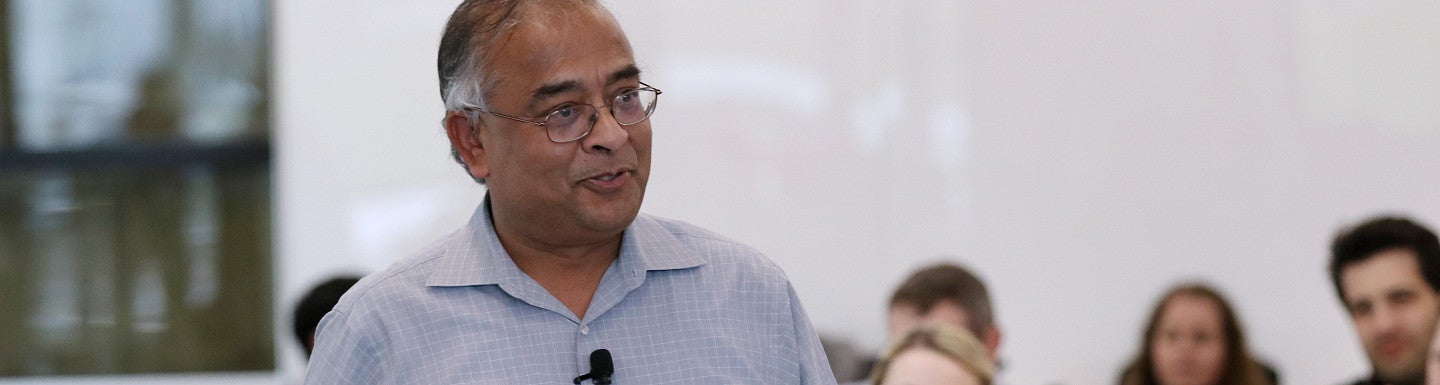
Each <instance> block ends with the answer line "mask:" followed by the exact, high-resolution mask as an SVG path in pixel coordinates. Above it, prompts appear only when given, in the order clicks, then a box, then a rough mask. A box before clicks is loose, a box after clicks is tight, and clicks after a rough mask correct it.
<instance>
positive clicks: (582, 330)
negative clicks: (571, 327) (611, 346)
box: [580, 325, 590, 336]
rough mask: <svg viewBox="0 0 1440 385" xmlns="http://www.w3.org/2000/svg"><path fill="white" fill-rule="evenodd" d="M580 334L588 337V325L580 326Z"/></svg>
mask: <svg viewBox="0 0 1440 385" xmlns="http://www.w3.org/2000/svg"><path fill="white" fill-rule="evenodd" d="M580 334H584V335H587V336H588V335H590V325H580Z"/></svg>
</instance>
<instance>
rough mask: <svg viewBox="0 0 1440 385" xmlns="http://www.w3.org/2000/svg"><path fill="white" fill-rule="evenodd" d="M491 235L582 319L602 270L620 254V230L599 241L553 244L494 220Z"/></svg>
mask: <svg viewBox="0 0 1440 385" xmlns="http://www.w3.org/2000/svg"><path fill="white" fill-rule="evenodd" d="M495 235H496V236H497V237H498V238H499V239H500V245H501V246H502V247H504V248H505V252H506V253H507V254H510V259H511V260H512V261H514V262H515V266H516V267H518V268H519V269H520V271H521V272H524V273H525V275H528V276H530V278H531V279H534V280H535V282H537V283H539V284H540V286H541V287H543V288H545V290H546V291H548V292H550V295H552V296H554V297H555V299H558V300H560V302H561V303H564V304H565V307H567V308H569V309H570V311H571V312H572V313H574V314H575V317H576V318H580V319H584V318H585V311H586V310H587V309H589V307H590V300H591V299H592V298H594V296H595V290H596V289H598V288H599V287H600V280H601V278H603V277H604V276H605V270H607V269H609V268H610V264H612V263H614V262H615V259H616V258H618V257H619V255H620V243H621V239H622V235H621V234H616V235H615V236H614V237H611V238H610V239H607V240H604V241H602V242H592V243H586V244H578V245H554V244H550V243H547V242H544V241H543V240H540V239H533V238H527V237H525V236H523V235H521V234H515V233H512V232H509V231H505V230H504V229H503V227H502V226H499V225H498V224H497V225H496V226H495Z"/></svg>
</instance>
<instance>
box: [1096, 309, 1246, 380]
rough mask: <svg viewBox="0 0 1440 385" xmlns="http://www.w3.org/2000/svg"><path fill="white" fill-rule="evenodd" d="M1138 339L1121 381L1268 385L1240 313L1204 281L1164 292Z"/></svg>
mask: <svg viewBox="0 0 1440 385" xmlns="http://www.w3.org/2000/svg"><path fill="white" fill-rule="evenodd" d="M1142 337H1143V339H1142V340H1141V343H1140V353H1139V354H1137V355H1136V356H1135V359H1134V361H1131V363H1130V364H1129V365H1128V366H1127V367H1126V368H1125V371H1124V372H1122V373H1121V375H1120V385H1273V384H1272V383H1271V380H1270V379H1269V378H1268V377H1267V376H1266V373H1265V370H1264V368H1263V367H1262V366H1261V365H1260V363H1259V362H1256V361H1255V359H1254V358H1253V357H1252V356H1251V355H1250V350H1249V347H1248V346H1246V344H1245V333H1244V331H1243V330H1242V329H1241V327H1240V321H1239V317H1237V316H1236V315H1235V311H1234V310H1233V309H1232V308H1231V307H1230V304H1229V302H1227V301H1226V300H1225V298H1224V297H1222V296H1221V295H1220V293H1219V292H1218V291H1216V290H1215V289H1214V288H1212V287H1210V286H1208V285H1205V284H1185V285H1180V286H1177V287H1175V288H1172V289H1170V291H1168V292H1166V293H1165V295H1164V296H1162V297H1160V301H1159V302H1158V303H1156V305H1155V308H1154V310H1153V311H1151V313H1150V320H1149V322H1148V323H1147V324H1146V326H1145V334H1144V335H1143V336H1142Z"/></svg>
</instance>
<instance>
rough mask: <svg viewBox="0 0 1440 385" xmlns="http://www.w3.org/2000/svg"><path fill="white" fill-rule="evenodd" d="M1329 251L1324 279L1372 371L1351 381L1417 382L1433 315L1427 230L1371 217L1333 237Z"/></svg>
mask: <svg viewBox="0 0 1440 385" xmlns="http://www.w3.org/2000/svg"><path fill="white" fill-rule="evenodd" d="M1330 252H1331V259H1330V278H1331V280H1332V281H1333V283H1334V285H1335V291H1336V293H1338V294H1339V295H1340V301H1341V303H1342V304H1344V305H1345V309H1346V311H1347V312H1348V313H1349V314H1350V320H1351V322H1352V323H1354V325H1355V333H1356V334H1357V335H1359V337H1360V342H1361V344H1362V345H1363V346H1364V348H1365V354H1366V355H1367V356H1369V358H1370V364H1371V368H1372V369H1371V373H1370V376H1369V377H1367V378H1363V379H1360V380H1357V381H1355V382H1354V384H1356V385H1364V384H1397V385H1411V384H1419V383H1421V382H1422V381H1423V380H1424V379H1425V355H1426V352H1427V351H1429V345H1430V340H1431V339H1432V337H1434V335H1435V324H1436V322H1437V318H1440V294H1437V293H1436V287H1440V241H1437V239H1436V237H1435V232H1433V231H1430V229H1427V228H1425V227H1424V226H1421V225H1420V224H1418V223H1416V222H1414V221H1412V220H1410V219H1408V218H1400V217H1379V218H1373V219H1370V220H1367V221H1365V222H1363V223H1360V224H1358V225H1356V226H1355V227H1353V228H1350V229H1348V230H1345V231H1342V232H1340V234H1339V235H1337V236H1336V237H1335V241H1334V242H1333V243H1332V244H1331V246H1330Z"/></svg>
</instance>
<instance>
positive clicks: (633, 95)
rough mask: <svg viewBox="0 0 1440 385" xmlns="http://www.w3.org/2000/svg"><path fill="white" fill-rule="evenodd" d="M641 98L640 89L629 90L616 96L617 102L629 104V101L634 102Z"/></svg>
mask: <svg viewBox="0 0 1440 385" xmlns="http://www.w3.org/2000/svg"><path fill="white" fill-rule="evenodd" d="M639 98H640V91H637V90H629V91H625V92H624V93H621V94H620V95H617V96H615V104H629V103H634V102H635V99H639Z"/></svg>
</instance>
